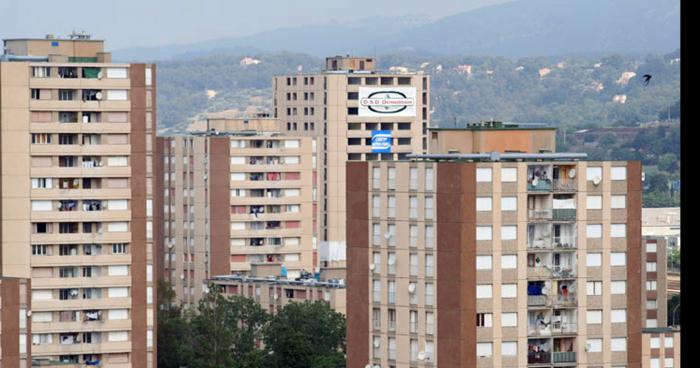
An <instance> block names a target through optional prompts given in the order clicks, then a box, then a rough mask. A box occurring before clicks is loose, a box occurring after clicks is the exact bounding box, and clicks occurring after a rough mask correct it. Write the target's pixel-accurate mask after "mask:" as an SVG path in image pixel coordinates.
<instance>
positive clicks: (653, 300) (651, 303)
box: [647, 299, 657, 309]
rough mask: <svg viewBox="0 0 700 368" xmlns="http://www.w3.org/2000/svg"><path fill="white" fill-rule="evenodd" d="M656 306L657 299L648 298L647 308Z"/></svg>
mask: <svg viewBox="0 0 700 368" xmlns="http://www.w3.org/2000/svg"><path fill="white" fill-rule="evenodd" d="M656 308H657V304H656V299H649V300H647V309H656Z"/></svg>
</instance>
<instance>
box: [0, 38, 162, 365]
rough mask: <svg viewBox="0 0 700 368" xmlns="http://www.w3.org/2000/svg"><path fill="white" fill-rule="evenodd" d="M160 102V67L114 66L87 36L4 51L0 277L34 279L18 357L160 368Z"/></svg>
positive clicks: (24, 42) (16, 43)
mask: <svg viewBox="0 0 700 368" xmlns="http://www.w3.org/2000/svg"><path fill="white" fill-rule="evenodd" d="M155 96H156V84H155V66H153V65H149V64H122V63H112V62H111V55H110V54H109V53H107V52H104V42H103V41H101V40H93V39H91V38H90V36H89V35H87V34H84V33H83V34H73V35H71V36H70V38H67V39H62V38H54V37H53V36H47V37H46V38H45V39H11V40H5V41H4V55H2V56H0V153H1V159H0V167H1V170H2V180H1V181H0V207H1V210H2V212H1V214H0V218H1V219H2V221H1V222H0V234H1V235H0V236H1V237H2V252H0V254H1V256H0V272H1V275H2V276H5V277H18V278H26V279H30V282H29V283H28V284H27V285H30V286H29V290H26V293H28V294H30V296H29V298H28V299H29V302H28V303H29V304H30V306H28V307H27V308H26V309H27V310H26V317H27V331H31V332H30V335H31V344H20V345H19V347H18V349H19V356H20V357H24V358H25V359H31V360H32V361H34V362H35V363H36V364H39V363H41V362H47V361H49V362H54V363H55V364H58V363H59V362H60V363H63V364H67V365H77V364H97V363H99V364H102V365H104V366H110V367H155V365H156V349H155V346H156V344H155V336H156V331H155V330H156V303H155V299H156V297H155V291H154V290H155V279H154V277H153V275H154V266H155V264H156V263H157V262H158V260H157V259H156V258H155V256H154V249H155V247H154V245H153V243H154V239H155V238H154V233H158V232H159V231H160V230H159V229H160V226H161V223H162V221H161V220H159V219H158V218H156V217H158V216H159V215H155V216H154V212H153V206H154V202H153V200H154V191H153V180H154V175H153V168H154V165H153V145H154V143H155V142H154V137H155V133H154V132H155V121H156V115H155V114H156V107H155V106H156V97H155ZM20 287H21V285H20ZM4 323H5V321H3V325H4ZM28 333H29V332H28ZM5 353H6V352H5V351H4V349H3V354H5ZM8 366H12V365H8Z"/></svg>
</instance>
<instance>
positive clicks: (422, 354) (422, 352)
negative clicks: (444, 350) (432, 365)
mask: <svg viewBox="0 0 700 368" xmlns="http://www.w3.org/2000/svg"><path fill="white" fill-rule="evenodd" d="M423 359H425V352H424V351H419V352H418V360H423Z"/></svg>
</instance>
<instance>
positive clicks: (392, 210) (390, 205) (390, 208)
mask: <svg viewBox="0 0 700 368" xmlns="http://www.w3.org/2000/svg"><path fill="white" fill-rule="evenodd" d="M387 216H389V217H396V196H393V195H390V196H388V197H387Z"/></svg>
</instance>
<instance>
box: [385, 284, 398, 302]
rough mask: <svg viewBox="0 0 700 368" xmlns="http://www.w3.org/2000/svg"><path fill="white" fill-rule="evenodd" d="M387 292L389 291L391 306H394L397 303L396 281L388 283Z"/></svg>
mask: <svg viewBox="0 0 700 368" xmlns="http://www.w3.org/2000/svg"><path fill="white" fill-rule="evenodd" d="M387 289H388V290H387V291H388V297H389V299H388V300H389V301H388V303H389V304H394V303H396V281H389V282H387Z"/></svg>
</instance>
